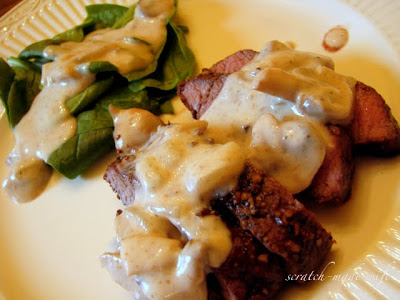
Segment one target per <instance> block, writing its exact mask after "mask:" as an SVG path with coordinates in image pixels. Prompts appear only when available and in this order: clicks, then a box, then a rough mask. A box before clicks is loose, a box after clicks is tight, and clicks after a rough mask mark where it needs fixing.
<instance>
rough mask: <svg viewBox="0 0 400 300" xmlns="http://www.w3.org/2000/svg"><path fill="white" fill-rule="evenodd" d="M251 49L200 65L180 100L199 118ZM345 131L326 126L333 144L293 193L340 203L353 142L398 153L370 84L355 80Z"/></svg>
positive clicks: (398, 134) (399, 145) (390, 121)
mask: <svg viewBox="0 0 400 300" xmlns="http://www.w3.org/2000/svg"><path fill="white" fill-rule="evenodd" d="M255 55H257V52H255V51H251V50H244V51H239V52H236V53H234V54H232V55H230V56H228V57H227V58H225V59H223V60H221V61H219V62H217V63H216V64H214V65H213V66H212V67H211V68H210V69H203V71H202V73H200V74H199V75H198V76H196V77H194V78H192V79H187V80H186V81H184V82H181V83H180V84H179V85H178V95H179V96H180V98H181V100H182V102H183V103H184V105H185V106H186V107H187V108H188V109H189V111H190V112H191V113H192V115H193V117H194V118H196V119H199V118H200V117H201V116H202V114H204V112H205V111H206V110H207V109H208V108H209V107H210V105H211V104H212V102H213V101H214V100H215V98H216V97H217V96H218V94H219V92H220V91H221V89H222V87H223V84H224V82H225V80H226V77H227V75H229V74H230V73H229V72H230V71H232V72H236V71H238V70H240V69H241V67H243V66H245V65H246V64H247V63H248V62H249V61H250V60H251V59H252V58H254V56H255ZM350 128H351V130H350V132H348V130H347V129H346V128H344V127H340V126H329V130H330V132H331V135H332V140H333V143H332V145H331V146H330V147H329V148H327V152H326V156H325V159H324V161H323V163H322V165H321V167H320V169H319V171H318V172H317V174H316V175H315V178H314V179H313V181H312V184H311V185H310V187H309V188H308V189H307V190H306V191H304V192H303V193H301V195H299V198H300V199H306V198H311V200H314V201H316V202H319V203H322V202H334V203H342V202H344V201H346V200H347V199H348V197H349V195H350V193H351V185H352V177H353V173H354V159H353V153H352V151H353V146H355V149H356V150H358V151H363V152H367V153H369V154H374V155H378V156H379V155H380V156H384V155H394V154H397V153H399V152H400V129H399V125H398V123H397V121H396V120H395V119H394V117H393V116H392V114H391V111H390V108H389V107H388V106H387V104H386V103H385V101H384V99H383V98H382V97H381V96H380V95H379V94H378V93H377V92H376V91H375V90H374V89H373V88H371V87H369V86H367V85H365V84H363V83H361V82H357V83H356V86H355V99H354V117H353V121H352V123H351V125H350Z"/></svg>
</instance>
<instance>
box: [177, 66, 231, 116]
mask: <svg viewBox="0 0 400 300" xmlns="http://www.w3.org/2000/svg"><path fill="white" fill-rule="evenodd" d="M225 79H226V75H223V74H216V73H212V72H209V71H203V73H201V74H200V75H197V76H196V77H194V78H193V79H189V80H186V81H184V82H181V83H179V84H178V90H177V92H178V95H179V97H180V98H181V100H182V102H183V104H184V105H185V106H186V107H187V108H188V109H189V111H190V112H191V113H192V115H193V118H195V119H200V117H201V115H202V114H203V113H205V111H206V110H207V109H208V108H209V107H210V105H211V103H213V101H214V99H215V98H217V96H218V94H219V92H220V91H221V89H222V87H223V85H224V82H225Z"/></svg>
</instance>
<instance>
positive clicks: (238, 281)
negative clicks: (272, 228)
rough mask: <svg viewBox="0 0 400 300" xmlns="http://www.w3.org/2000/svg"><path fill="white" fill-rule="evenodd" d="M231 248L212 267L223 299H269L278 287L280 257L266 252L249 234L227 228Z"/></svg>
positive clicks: (280, 284) (282, 271)
mask: <svg viewBox="0 0 400 300" xmlns="http://www.w3.org/2000/svg"><path fill="white" fill-rule="evenodd" d="M230 231H231V235H232V250H231V252H230V254H229V256H228V258H227V260H226V261H225V262H224V263H223V264H222V266H221V267H220V268H218V269H214V270H213V273H214V274H215V277H216V279H217V280H218V282H219V286H220V293H221V294H222V295H223V296H224V298H225V299H236V300H247V299H254V300H255V299H260V300H261V299H270V298H271V297H273V296H274V295H275V294H276V292H277V291H278V290H279V289H280V288H281V287H282V285H283V282H284V281H283V279H284V276H285V271H284V269H283V263H282V259H281V258H280V257H279V256H277V255H275V254H272V253H270V252H269V251H268V250H267V249H265V248H264V246H263V245H262V244H261V243H260V242H259V241H258V240H256V239H255V238H254V237H253V236H252V235H251V234H250V233H248V232H246V231H244V230H242V229H241V228H240V227H233V228H230Z"/></svg>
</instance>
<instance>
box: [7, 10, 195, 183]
mask: <svg viewBox="0 0 400 300" xmlns="http://www.w3.org/2000/svg"><path fill="white" fill-rule="evenodd" d="M86 11H87V17H86V19H85V20H84V21H83V23H82V24H80V25H78V26H75V27H74V28H72V29H69V30H67V31H65V32H63V33H60V34H58V35H56V36H54V37H53V38H51V39H47V40H43V41H39V42H37V43H34V44H32V45H30V46H28V47H26V48H25V49H24V50H23V51H22V52H21V53H20V54H19V55H18V57H12V58H9V59H8V60H7V62H6V61H5V60H3V59H1V58H0V74H1V75H0V76H1V80H0V99H1V101H2V103H3V105H4V107H5V111H6V115H7V118H8V122H9V125H10V127H11V128H13V127H14V126H16V125H17V124H18V122H19V121H20V120H21V118H22V117H23V116H24V115H25V114H26V113H27V111H28V110H29V108H30V106H31V104H32V101H33V100H34V98H35V96H36V95H37V94H38V93H39V92H40V89H41V83H40V79H41V68H42V66H43V65H44V64H45V63H48V62H50V61H51V60H49V59H48V58H46V57H45V56H44V54H43V50H44V49H45V48H46V47H47V46H49V45H59V44H61V43H63V42H67V41H75V42H79V41H82V40H83V39H84V37H85V36H86V35H87V34H89V33H90V32H92V31H94V30H98V29H103V28H107V27H109V28H120V27H123V26H125V25H126V24H127V23H128V22H129V21H131V20H132V18H133V16H134V11H135V6H132V7H130V8H127V7H123V6H119V5H113V4H95V5H89V6H87V7H86ZM171 17H172V16H171ZM185 31H186V30H185V28H184V27H180V26H178V25H176V24H175V23H174V22H173V21H172V20H171V19H169V20H168V24H167V40H166V41H165V45H164V47H163V49H162V51H160V53H158V54H157V58H158V59H157V60H156V61H154V63H152V64H150V65H149V66H147V67H146V68H145V69H143V70H140V71H135V72H132V73H129V74H125V75H124V76H122V75H121V74H119V73H118V72H117V68H116V67H115V66H114V65H112V64H110V63H109V62H106V61H95V62H91V63H90V64H89V71H90V72H91V73H95V74H96V81H95V82H94V83H93V84H92V85H90V86H89V87H88V88H87V89H86V90H85V91H83V92H82V93H80V94H78V95H76V96H74V97H72V98H70V99H68V100H67V102H66V106H67V108H68V109H69V110H70V113H71V114H72V115H73V116H75V117H76V118H77V124H78V129H77V132H76V134H75V136H74V137H72V138H71V139H70V140H67V141H66V142H65V143H64V144H63V145H61V147H59V148H58V149H57V150H56V151H54V152H53V153H52V154H51V155H50V157H49V158H48V160H47V163H48V164H49V165H51V166H52V167H53V168H54V169H55V170H57V171H58V172H60V173H61V174H63V175H64V176H66V177H68V178H71V179H72V178H75V177H76V176H78V175H79V174H81V173H82V172H84V171H85V170H86V169H87V168H88V167H90V165H92V164H93V163H94V162H95V161H96V160H98V159H99V158H100V157H101V156H103V155H104V154H106V153H107V152H109V151H110V150H112V149H113V148H114V142H113V120H112V118H111V116H110V114H109V112H108V107H109V105H110V104H113V105H114V106H116V107H118V108H121V109H126V108H132V107H137V108H142V109H147V110H149V111H151V112H152V113H154V114H160V113H172V106H171V103H170V102H169V99H170V98H171V96H173V95H174V94H175V88H176V85H177V83H178V82H180V81H182V80H184V79H185V78H187V77H189V76H191V74H192V70H193V67H194V56H193V54H192V52H191V50H190V49H189V47H188V45H187V43H186V40H185V37H184V32H185ZM143 42H145V41H143ZM38 117H45V116H38Z"/></svg>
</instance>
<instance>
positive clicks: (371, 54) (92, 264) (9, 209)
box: [0, 0, 400, 300]
mask: <svg viewBox="0 0 400 300" xmlns="http://www.w3.org/2000/svg"><path fill="white" fill-rule="evenodd" d="M95 2H100V1H95V0H90V1H88V0H85V1H84V0H70V1H56V0H40V1H39V0H31V1H25V2H23V3H22V4H21V5H19V6H18V7H17V8H15V9H14V10H12V11H11V12H10V13H8V14H7V15H6V16H5V17H3V18H2V19H0V29H1V31H0V55H1V56H3V57H7V56H11V55H17V54H18V52H19V51H20V50H21V49H22V48H23V47H24V46H26V45H28V44H30V43H32V42H34V41H36V40H39V39H43V38H46V37H51V36H52V35H54V34H56V33H58V32H60V31H63V30H65V29H67V28H70V27H72V26H73V25H75V24H77V23H79V22H80V21H81V20H82V19H83V18H84V14H85V13H84V5H85V4H91V3H95ZM107 2H112V3H119V4H129V2H130V1H128V0H126V1H124V0H120V1H107ZM177 19H178V20H179V22H180V23H182V24H185V25H187V26H188V27H189V29H190V33H189V35H188V41H189V43H190V46H191V47H192V49H193V50H194V52H195V55H196V57H197V61H198V66H199V68H201V67H206V66H210V65H211V64H212V63H214V62H216V61H217V60H219V59H221V58H223V57H225V56H226V55H228V54H230V53H232V52H234V51H236V50H238V49H243V48H252V49H255V50H259V49H260V48H261V47H262V46H263V44H264V43H265V42H266V41H269V40H271V39H279V40H282V41H293V42H294V43H295V44H296V45H297V48H298V49H301V50H308V51H314V52H320V53H322V54H327V53H326V52H324V49H323V48H322V46H321V42H322V37H323V35H324V33H325V32H326V31H327V30H329V29H330V28H331V27H333V26H336V25H342V26H344V27H346V28H347V29H348V31H349V33H350V41H349V43H348V45H347V46H346V47H344V48H343V49H342V50H341V51H339V52H338V53H335V54H332V55H331V56H332V57H333V59H334V60H335V62H336V69H337V70H338V71H339V72H341V73H344V74H347V75H351V76H354V77H356V78H357V79H359V80H360V81H363V82H365V83H367V84H369V85H371V86H373V87H375V88H376V89H377V90H378V91H379V92H380V93H381V94H382V95H383V96H384V98H385V99H386V101H387V103H388V104H389V105H390V106H391V107H392V111H393V114H394V115H395V117H396V118H397V119H398V120H400V101H398V97H399V95H400V71H399V66H400V64H399V58H400V35H399V34H398V33H397V32H396V31H398V28H400V2H399V1H397V0H392V1H390V0H386V1H375V0H363V1H362V0H348V1H337V0H326V1H315V0H246V1H243V0H180V2H179V12H178V15H177ZM44 117H45V116H44ZM0 132H1V133H0V134H1V139H0V161H4V160H5V158H6V156H7V154H8V152H9V151H10V150H11V148H12V145H13V138H12V134H11V131H10V130H9V129H8V125H7V123H6V120H5V117H4V116H3V117H2V118H1V120H0ZM112 159H113V156H112V155H110V156H109V157H107V158H105V159H104V160H103V161H102V162H100V163H98V164H97V165H96V166H95V167H94V168H92V169H91V170H90V171H89V172H88V173H86V174H85V175H83V176H81V177H80V178H78V179H76V180H72V181H70V180H66V179H63V178H60V177H54V178H53V180H52V182H51V185H50V187H49V188H48V189H47V190H46V191H45V193H44V194H43V195H42V196H41V197H39V199H37V200H36V201H34V202H32V203H29V204H26V205H16V204H14V203H12V202H11V201H10V200H9V199H7V197H6V195H5V194H4V193H3V191H2V193H1V195H0V197H1V198H0V243H1V247H0V299H1V298H2V296H3V298H5V299H41V300H45V299H128V298H129V297H128V295H127V293H125V292H124V291H123V290H122V289H121V288H120V287H119V286H118V285H116V284H115V283H114V282H112V280H111V279H110V278H109V276H108V273H107V272H106V271H105V270H103V269H102V268H101V267H100V264H99V261H98V257H99V255H100V254H101V253H102V251H103V250H104V249H105V247H106V245H107V243H108V241H109V239H110V238H111V237H112V236H113V218H114V215H115V211H116V209H118V208H119V206H120V203H119V202H118V200H117V199H116V197H115V195H114V194H113V192H112V191H111V189H110V188H109V187H108V185H107V184H106V183H105V182H104V181H103V180H102V174H103V172H104V170H105V166H106V163H108V162H110V161H111V160H112ZM6 173H7V168H6V166H5V165H4V164H1V166H0V177H1V178H3V177H4V176H5V175H6ZM399 175H400V157H396V158H391V159H377V158H365V157H363V158H359V159H358V160H357V170H356V174H355V178H354V189H353V194H352V197H351V199H350V200H349V201H348V202H347V203H345V204H344V205H342V206H340V207H324V208H322V209H318V211H317V213H318V215H319V217H320V220H321V222H322V223H323V225H324V226H325V227H326V228H327V229H328V230H330V231H331V232H332V234H333V236H334V238H335V239H336V241H337V244H336V245H334V247H333V249H332V252H331V254H330V256H329V257H328V259H327V261H326V264H327V268H326V270H325V271H324V280H319V281H315V282H311V283H310V284H307V285H302V286H291V287H289V288H288V289H287V291H285V292H283V293H282V294H281V296H282V297H283V298H288V299H289V298H290V299H294V298H297V299H305V297H307V298H312V297H315V298H316V299H321V298H324V299H325V298H334V299H348V298H350V299H352V298H354V299H357V298H359V299H366V298H380V297H386V298H392V299H394V298H398V297H399V295H400V241H399V240H400V217H397V216H399V215H400V213H399V212H400V206H399V199H400V176H399ZM331 262H333V263H331ZM329 263H330V264H329ZM328 264H329V265H328ZM316 272H317V271H316ZM354 274H355V275H358V278H356V276H355V275H354ZM339 275H340V276H342V277H341V278H339ZM352 275H353V276H352ZM329 276H330V277H329ZM396 295H397V297H396Z"/></svg>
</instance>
